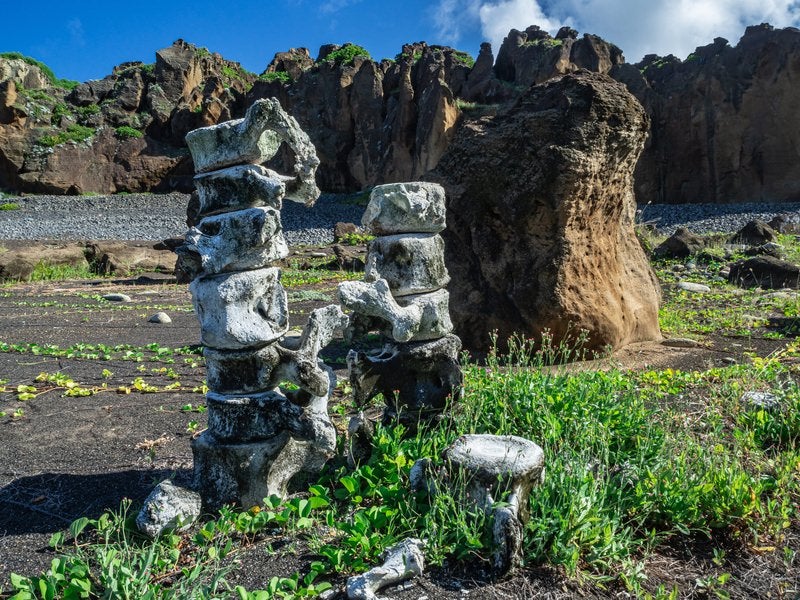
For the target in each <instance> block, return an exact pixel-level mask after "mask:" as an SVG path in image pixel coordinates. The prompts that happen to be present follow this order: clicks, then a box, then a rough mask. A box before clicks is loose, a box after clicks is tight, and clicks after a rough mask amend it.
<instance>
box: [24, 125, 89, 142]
mask: <svg viewBox="0 0 800 600" xmlns="http://www.w3.org/2000/svg"><path fill="white" fill-rule="evenodd" d="M94 132H95V130H94V128H93V127H86V126H84V125H78V124H77V123H72V124H70V125H68V126H67V129H66V131H60V132H58V133H57V134H54V135H44V136H42V137H40V138H39V139H38V140H37V141H36V143H37V144H39V145H40V146H45V147H48V148H52V147H53V146H58V145H60V144H66V143H67V142H83V141H85V140H87V139H89V138H90V137H92V136H93V135H94Z"/></svg>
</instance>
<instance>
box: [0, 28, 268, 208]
mask: <svg viewBox="0 0 800 600" xmlns="http://www.w3.org/2000/svg"><path fill="white" fill-rule="evenodd" d="M32 62H34V61H27V62H26V60H23V59H20V58H11V59H8V58H0V81H1V82H0V188H5V189H11V190H17V191H25V192H40V193H56V194H58V193H62V194H76V193H87V192H120V191H140V190H158V191H166V190H168V189H174V188H182V189H188V188H189V187H190V186H191V176H192V171H193V169H192V166H191V159H190V158H189V154H188V151H187V150H186V147H185V143H184V141H183V138H184V136H185V135H186V133H187V132H188V131H190V130H192V129H194V128H196V127H201V126H203V125H211V124H213V123H216V122H218V121H220V120H226V119H230V118H232V117H233V116H234V115H237V114H239V113H241V112H242V111H243V110H244V108H245V106H244V93H245V90H246V89H249V87H250V86H251V85H252V83H253V80H254V79H255V77H254V76H253V75H252V74H249V73H247V72H246V71H244V70H243V69H242V68H241V67H240V66H239V64H238V63H234V62H230V61H227V60H225V59H223V58H222V57H221V56H219V55H218V54H211V53H210V52H208V51H207V50H205V49H203V48H197V47H195V46H192V45H191V44H187V43H186V42H184V41H182V40H178V41H177V42H175V43H174V44H173V45H172V46H171V47H169V48H165V49H163V50H160V51H158V52H157V53H156V60H155V63H151V64H144V63H138V62H137V63H124V64H122V65H119V66H118V67H116V68H115V69H114V72H113V73H112V74H111V75H109V76H107V77H105V78H104V79H99V80H92V81H89V82H86V83H82V84H79V85H77V86H73V85H69V83H64V82H62V81H59V80H55V79H54V78H52V77H48V76H47V74H46V73H43V72H42V70H41V69H40V68H39V67H38V66H36V65H35V64H30V63H32Z"/></svg>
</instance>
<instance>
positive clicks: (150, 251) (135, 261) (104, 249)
mask: <svg viewBox="0 0 800 600" xmlns="http://www.w3.org/2000/svg"><path fill="white" fill-rule="evenodd" d="M157 247H158V248H162V247H163V248H165V249H163V250H160V249H156V248H157ZM87 253H88V255H89V256H88V258H89V261H90V262H91V263H92V265H93V267H94V269H95V270H96V271H97V272H98V273H99V274H101V275H112V274H113V275H117V276H128V275H131V274H133V273H135V272H141V271H154V272H160V273H172V272H173V271H174V270H175V261H176V256H175V254H174V252H172V250H169V249H166V247H165V246H164V244H163V242H159V243H156V244H153V243H152V242H105V241H99V242H90V243H89V245H88V246H87Z"/></svg>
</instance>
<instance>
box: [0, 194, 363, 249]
mask: <svg viewBox="0 0 800 600" xmlns="http://www.w3.org/2000/svg"><path fill="white" fill-rule="evenodd" d="M347 198H348V197H347V196H342V195H334V194H323V195H322V196H321V197H320V198H319V200H317V202H316V204H315V205H314V206H313V207H311V208H308V207H306V206H304V205H302V204H298V203H296V202H288V201H287V202H284V203H283V209H282V210H281V216H282V220H283V230H284V233H285V235H286V240H287V242H288V243H289V245H291V246H299V245H302V244H312V245H321V244H329V243H331V242H332V241H333V226H334V225H335V224H336V223H337V222H339V221H345V222H353V223H360V221H361V214H362V213H363V212H364V208H363V207H360V206H356V205H354V204H348V203H347V202H346V200H347ZM0 202H3V203H16V204H19V206H20V208H19V209H17V210H4V211H0V240H163V239H166V238H175V237H183V235H184V234H185V233H186V207H187V206H188V204H189V195H188V194H178V193H173V194H124V195H111V196H23V197H13V196H4V197H3V198H2V200H1V201H0Z"/></svg>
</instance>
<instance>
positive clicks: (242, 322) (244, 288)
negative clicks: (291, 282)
mask: <svg viewBox="0 0 800 600" xmlns="http://www.w3.org/2000/svg"><path fill="white" fill-rule="evenodd" d="M189 289H190V291H191V292H192V302H193V303H194V308H195V312H196V313H197V318H198V320H199V321H200V331H201V341H202V343H203V344H204V345H206V346H211V347H212V348H220V349H228V350H241V349H244V348H259V347H262V346H265V345H267V344H270V343H272V342H275V341H277V340H278V339H279V338H280V337H281V336H283V335H284V334H285V333H286V332H287V331H288V329H289V318H288V314H289V311H288V308H287V298H286V290H284V289H283V286H282V285H281V283H280V270H279V269H278V268H276V267H270V268H266V269H258V270H256V271H244V272H241V273H226V274H223V275H213V276H210V277H202V278H199V279H195V280H194V281H193V282H192V283H191V285H190V286H189Z"/></svg>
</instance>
